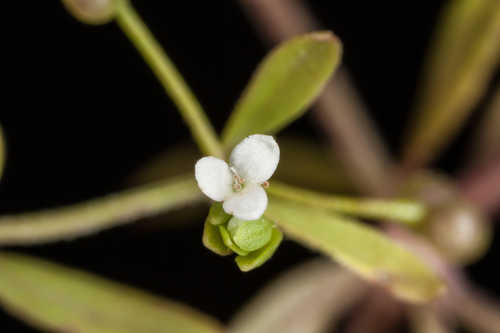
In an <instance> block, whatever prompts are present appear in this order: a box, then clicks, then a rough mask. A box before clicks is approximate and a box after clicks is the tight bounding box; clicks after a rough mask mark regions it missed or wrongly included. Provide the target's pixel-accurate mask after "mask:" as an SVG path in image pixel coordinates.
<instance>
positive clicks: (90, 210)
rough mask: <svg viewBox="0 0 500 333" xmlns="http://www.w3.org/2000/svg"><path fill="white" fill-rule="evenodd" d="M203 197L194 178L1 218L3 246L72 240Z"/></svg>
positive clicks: (168, 181)
mask: <svg viewBox="0 0 500 333" xmlns="http://www.w3.org/2000/svg"><path fill="white" fill-rule="evenodd" d="M202 199H203V196H202V194H201V192H200V190H199V189H198V187H197V186H196V184H195V181H194V177H193V175H192V174H189V175H185V176H181V177H177V178H174V179H170V180H167V181H163V182H159V183H155V184H149V185H144V186H140V187H137V188H135V189H131V190H126V191H123V192H121V193H115V194H110V195H108V196H106V197H103V198H99V199H94V200H89V201H87V202H83V203H80V204H75V205H71V206H66V207H61V208H56V209H47V210H42V211H39V212H33V213H23V214H15V215H5V216H1V217H0V245H29V244H40V243H47V242H52V241H57V240H68V239H73V238H75V237H79V236H84V235H88V234H92V233H95V232H98V231H100V230H104V229H108V228H111V227H114V226H117V225H122V224H126V223H130V222H133V221H135V220H137V219H139V218H141V217H146V216H151V215H154V214H157V213H160V212H166V211H168V210H171V209H173V208H178V207H182V206H185V205H186V204H188V203H192V202H196V201H201V200H202Z"/></svg>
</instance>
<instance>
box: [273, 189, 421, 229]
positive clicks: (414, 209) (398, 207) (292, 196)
mask: <svg viewBox="0 0 500 333" xmlns="http://www.w3.org/2000/svg"><path fill="white" fill-rule="evenodd" d="M267 190H268V192H269V193H270V194H271V195H274V196H276V197H280V198H283V199H288V200H291V201H295V202H298V203H302V204H306V205H310V206H315V207H318V208H321V209H329V210H333V211H336V212H339V213H345V214H349V215H355V216H359V217H363V218H374V219H388V220H391V221H395V222H403V223H406V224H410V225H416V224H418V223H419V222H420V221H421V220H422V219H423V218H424V216H425V214H426V209H425V207H424V206H423V205H422V204H420V203H417V202H414V201H408V200H381V199H362V198H348V197H340V196H333V195H328V194H322V193H317V192H313V191H309V190H304V189H301V188H297V187H294V186H290V185H287V184H283V183H279V182H277V181H273V182H272V183H271V186H270V187H269V188H268V189H267Z"/></svg>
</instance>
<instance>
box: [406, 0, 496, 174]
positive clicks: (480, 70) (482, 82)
mask: <svg viewBox="0 0 500 333" xmlns="http://www.w3.org/2000/svg"><path fill="white" fill-rule="evenodd" d="M499 59H500V2H499V1H498V0H456V1H449V5H448V6H447V7H445V9H444V12H443V21H442V23H441V26H440V27H439V29H438V32H437V34H436V38H435V42H434V46H433V50H432V53H431V56H430V58H429V60H428V65H427V68H426V73H425V74H426V77H425V80H424V81H423V82H422V85H421V92H420V98H419V101H418V104H417V107H416V118H415V122H414V123H413V126H412V129H411V131H410V136H409V139H408V141H407V144H406V146H405V148H404V154H405V157H404V159H405V161H406V163H407V164H408V165H411V166H413V167H415V166H421V165H423V164H425V163H426V162H427V161H429V160H431V159H432V158H433V157H435V155H436V154H437V153H438V152H439V150H441V149H442V148H443V147H444V146H445V145H446V144H447V143H448V142H449V141H450V140H451V139H452V137H453V136H454V135H455V133H456V132H457V131H458V129H459V128H460V127H461V126H462V125H463V123H464V121H465V120H466V119H467V116H468V115H469V114H470V111H471V110H472V109H473V108H474V106H475V105H476V103H477V102H478V101H479V99H480V98H481V97H482V96H483V94H484V92H485V91H486V88H487V85H488V83H489V81H490V78H491V76H492V74H493V73H494V70H495V68H496V66H497V64H498V62H499Z"/></svg>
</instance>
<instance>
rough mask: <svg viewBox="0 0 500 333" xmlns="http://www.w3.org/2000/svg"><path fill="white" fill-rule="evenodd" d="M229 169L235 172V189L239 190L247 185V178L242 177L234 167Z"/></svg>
mask: <svg viewBox="0 0 500 333" xmlns="http://www.w3.org/2000/svg"><path fill="white" fill-rule="evenodd" d="M229 170H230V171H231V173H232V174H233V191H234V192H239V191H241V190H242V189H243V186H244V185H245V179H244V178H241V177H240V175H239V174H238V172H237V171H236V169H235V168H234V167H230V168H229Z"/></svg>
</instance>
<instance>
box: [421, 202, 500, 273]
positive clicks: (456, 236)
mask: <svg viewBox="0 0 500 333" xmlns="http://www.w3.org/2000/svg"><path fill="white" fill-rule="evenodd" d="M488 222H489V221H487V220H486V217H485V216H483V215H482V214H481V213H480V212H479V211H478V210H477V209H476V208H475V207H473V206H472V205H470V204H468V203H465V202H455V203H450V204H447V205H444V206H442V207H436V208H435V209H433V210H432V211H431V214H430V216H429V220H428V224H427V226H426V233H427V234H428V236H429V238H430V239H431V241H432V242H433V243H434V244H435V245H436V246H437V247H438V248H439V249H440V250H441V251H442V252H443V254H444V255H445V256H446V257H448V258H449V259H450V260H452V261H454V262H456V263H458V264H462V265H465V264H469V263H472V262H473V261H475V260H477V259H479V258H480V257H482V256H483V255H484V253H485V252H486V250H487V249H488V247H489V245H490V243H491V239H492V230H491V229H492V227H491V223H488Z"/></svg>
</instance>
